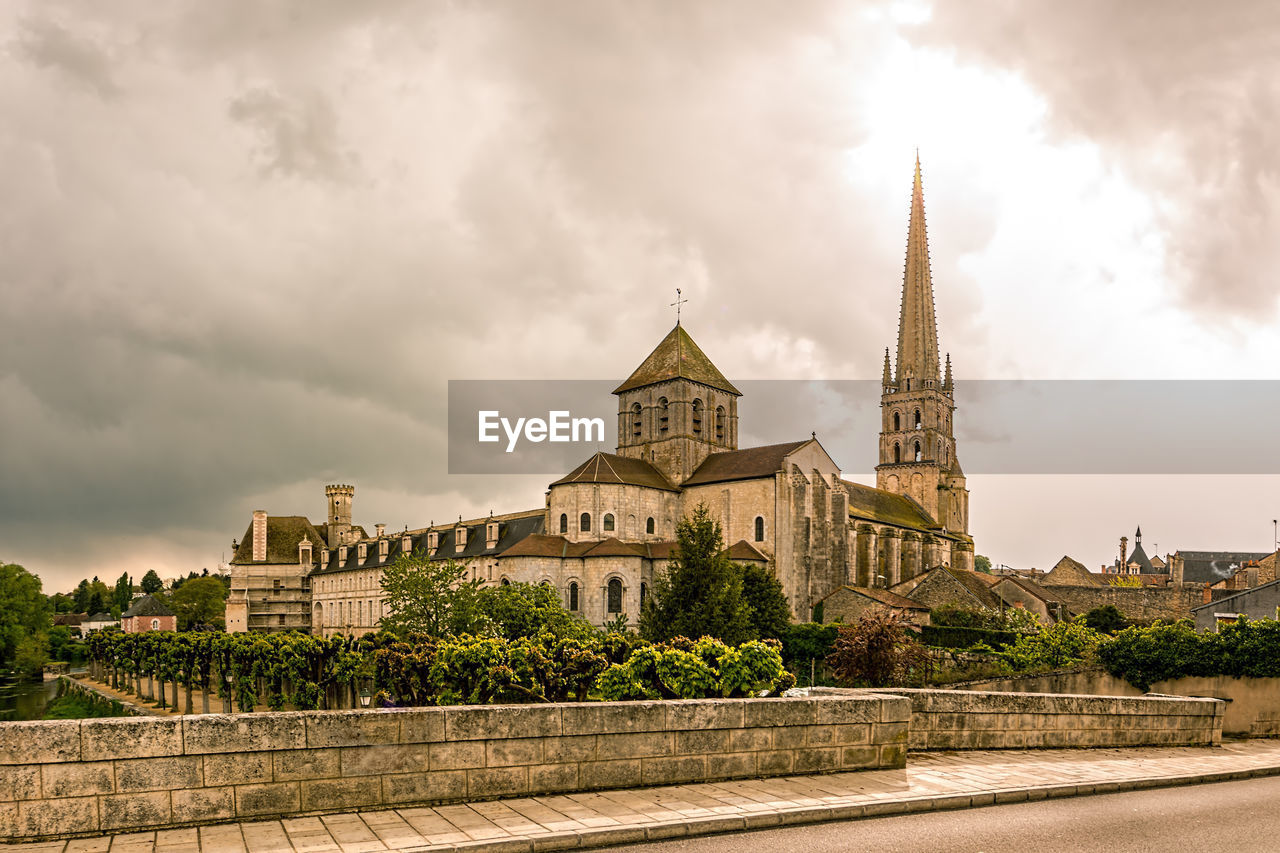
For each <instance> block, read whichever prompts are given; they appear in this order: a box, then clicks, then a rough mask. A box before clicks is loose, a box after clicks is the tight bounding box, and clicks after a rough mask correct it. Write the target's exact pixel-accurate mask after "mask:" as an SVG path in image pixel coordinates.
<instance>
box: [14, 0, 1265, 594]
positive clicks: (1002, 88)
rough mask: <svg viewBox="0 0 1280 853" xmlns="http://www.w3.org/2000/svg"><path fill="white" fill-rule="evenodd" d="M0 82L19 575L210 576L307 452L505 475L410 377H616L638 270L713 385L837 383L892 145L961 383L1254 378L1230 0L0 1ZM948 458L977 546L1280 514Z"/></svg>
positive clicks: (537, 493)
mask: <svg viewBox="0 0 1280 853" xmlns="http://www.w3.org/2000/svg"><path fill="white" fill-rule="evenodd" d="M0 113H2V114H3V115H4V116H5V121H4V122H3V124H0V192H2V193H3V198H4V204H3V206H0V558H3V559H5V560H8V561H14V562H20V563H22V564H23V565H25V566H27V567H28V568H29V569H31V570H33V571H35V572H37V573H38V574H40V575H41V576H42V577H43V578H44V579H45V585H46V589H48V590H54V589H59V588H63V587H68V586H70V585H71V584H73V583H74V582H75V581H76V580H78V579H79V578H81V577H84V576H89V575H94V574H97V575H99V576H101V577H104V578H114V577H115V576H117V575H118V574H119V573H120V572H121V571H125V570H127V571H130V572H132V573H135V574H139V575H140V574H142V573H143V572H145V571H146V570H147V569H149V568H156V569H157V570H159V571H160V572H161V574H164V575H171V574H177V573H185V572H186V571H188V570H191V569H200V568H202V567H209V568H211V569H212V568H215V567H216V566H217V565H218V563H219V561H220V560H221V559H224V558H225V557H229V548H230V543H231V540H232V539H233V538H235V537H239V536H240V535H242V534H243V532H244V529H245V527H246V526H247V524H248V521H249V517H250V513H251V511H252V510H254V509H257V508H264V509H267V510H269V511H270V512H272V513H275V514H306V515H310V516H312V517H313V518H315V519H317V520H322V518H323V513H324V501H323V492H322V489H323V485H324V484H325V483H326V482H347V483H353V484H355V485H356V486H357V495H356V504H355V507H356V520H357V521H358V522H361V523H364V524H366V525H371V524H372V523H374V522H385V523H386V524H388V526H390V527H392V528H396V529H398V528H400V527H403V526H404V525H409V526H411V527H417V526H421V525H423V524H425V523H427V522H428V521H429V520H432V519H438V520H444V519H447V518H452V517H455V516H456V515H458V514H459V513H461V514H463V515H468V516H471V515H477V514H482V513H485V512H487V511H488V510H490V509H495V510H497V511H499V512H501V511H504V510H507V511H510V510H516V509H523V508H527V507H534V506H538V505H540V504H541V501H542V493H543V489H544V488H545V485H546V482H547V478H546V477H537V476H534V477H530V476H520V477H516V476H510V477H503V476H470V477H468V476H459V475H454V476H450V475H448V474H447V473H446V463H445V451H446V444H445V440H446V437H445V425H446V420H445V392H446V383H447V381H448V380H449V379H462V378H472V379H475V378H488V379H501V378H529V379H532V378H555V379H568V378H574V379H588V378H590V379H615V378H622V377H625V376H626V375H627V374H628V373H629V372H630V371H631V370H632V369H633V368H634V367H635V365H636V364H638V363H639V361H640V360H641V359H642V358H643V357H644V355H645V354H647V353H648V351H649V350H650V349H651V348H652V347H653V345H654V344H655V343H656V342H657V341H658V340H659V339H660V338H661V337H662V336H663V335H664V334H665V333H666V332H667V331H668V329H669V328H670V325H671V324H672V321H673V317H672V312H671V309H670V308H669V307H668V303H670V302H671V301H672V299H673V298H674V290H675V288H677V287H680V288H681V289H682V290H683V292H684V294H685V295H686V296H687V297H688V298H689V300H690V301H689V303H688V305H687V306H685V314H684V317H685V321H686V324H687V326H688V328H689V330H690V331H691V332H692V334H693V335H694V337H695V338H696V339H697V340H698V341H699V343H700V344H701V345H702V347H703V348H704V349H705V350H706V351H707V352H708V354H709V355H710V356H711V357H712V358H713V359H714V360H715V361H716V362H717V363H718V365H719V366H720V368H721V369H722V370H723V371H724V373H725V374H727V375H728V376H730V377H732V378H735V379H737V378H741V379H779V378H796V379H802V378H813V377H822V378H841V379H845V378H848V379H856V378H870V379H875V378H877V377H878V376H879V373H880V366H881V359H882V357H883V351H884V347H885V346H886V345H889V344H891V343H893V341H894V338H895V335H896V323H897V308H898V296H899V290H900V288H901V278H902V263H903V247H904V244H905V237H906V220H907V212H908V202H909V193H910V180H911V170H912V166H913V161H914V152H915V149H916V147H917V146H918V147H919V150H920V154H921V159H922V162H923V164H924V173H925V191H926V202H927V205H928V211H929V228H930V241H931V247H932V257H933V274H934V283H935V289H936V292H937V301H938V315H939V323H940V337H941V339H942V345H943V347H944V348H945V349H946V350H949V351H950V352H951V353H952V359H953V362H954V364H955V368H956V373H957V378H958V380H959V381H961V382H963V380H965V379H1102V378H1106V379H1135V380H1146V379H1165V378H1169V379H1174V378H1176V379H1228V378H1229V379H1246V378H1247V379H1280V357H1278V356H1280V353H1278V352H1277V350H1278V347H1277V341H1278V340H1280V302H1278V299H1277V293H1278V290H1280V288H1278V287H1277V280H1276V276H1277V272H1276V271H1277V269H1280V233H1278V232H1280V204H1278V199H1277V194H1278V193H1280V184H1278V176H1277V166H1278V160H1280V154H1278V153H1277V152H1280V124H1278V123H1277V120H1276V118H1275V117H1276V116H1277V115H1280V6H1277V5H1276V4H1275V3H1274V2H1270V0H1258V2H1249V0H1225V2H1219V3H1214V4H1203V3H1182V2H1178V3H1174V2H1169V0H1129V2H1125V3H1121V4H1117V3H1113V2H1103V0H1082V2H1078V3H1069V4H1068V3H1061V2H1057V0H1016V2H1015V0H975V2H965V3H959V2H951V3H942V2H939V3H936V4H934V3H929V2H818V0H814V2H797V0H786V2H738V0H721V2H697V3H688V4H685V3H668V2H657V1H656V0H655V2H636V0H626V2H622V0H617V2H607V0H591V2H587V0H575V2H552V0H538V2H529V3H500V2H449V3H445V2H439V3H428V2H396V0H382V2H365V3H350V2H345V0H294V2H283V0H277V1H276V2H263V0H222V2H218V3H207V2H173V3H154V2H144V0H115V2H112V3H91V2H63V0H30V2H21V0H14V2H9V3H6V4H3V6H2V7H0ZM957 396H958V402H959V403H960V405H961V407H962V408H961V412H960V414H959V415H958V420H961V419H963V417H964V410H963V407H964V405H965V400H964V392H963V389H961V390H960V391H959V392H958V394H957ZM748 405H749V401H744V417H747V416H748V412H749V409H748V408H747V406H748ZM1064 416H1069V413H1064ZM1125 416H1126V417H1129V418H1152V419H1165V418H1177V417H1178V411H1177V407H1176V405H1173V404H1171V405H1169V406H1168V407H1163V408H1159V407H1158V408H1156V409H1154V410H1148V411H1134V412H1128V413H1126V415H1125ZM755 417H756V418H757V420H756V421H755V422H753V423H751V424H744V432H749V433H751V434H752V435H753V436H754V437H756V438H758V440H761V441H783V440H789V439H792V438H794V436H793V435H790V434H786V435H783V434H778V435H774V434H771V433H770V426H769V420H768V413H767V412H760V413H757V414H756V415H755ZM862 441H864V442H865V443H866V444H867V445H873V444H874V442H875V436H874V435H873V434H868V435H866V436H865V437H863V438H862ZM1222 441H1223V452H1224V453H1226V454H1232V455H1236V454H1241V453H1248V452H1249V445H1250V443H1252V442H1256V441H1267V442H1274V441H1275V432H1274V430H1267V429H1262V430H1259V428H1258V425H1256V424H1252V423H1250V421H1249V418H1248V416H1247V413H1235V414H1234V416H1233V417H1232V418H1230V419H1227V421H1226V422H1225V425H1224V431H1223V436H1222ZM960 453H961V458H962V459H963V453H964V448H963V446H961V448H960ZM837 461H841V462H843V464H844V465H845V467H846V473H847V474H848V475H849V476H851V477H853V478H855V479H861V480H864V481H865V480H867V479H868V478H869V475H870V473H871V472H870V471H869V470H868V471H858V470H855V466H852V463H851V462H850V461H845V460H837ZM969 485H970V488H971V490H972V494H973V497H972V516H973V532H974V534H975V536H976V538H977V542H978V551H979V552H980V553H986V554H989V555H991V556H992V558H993V559H995V560H996V561H997V562H1005V563H1009V564H1012V565H1018V566H1029V565H1037V566H1041V567H1046V566H1048V565H1051V564H1052V563H1053V562H1054V561H1056V560H1057V558H1058V557H1060V556H1061V555H1062V554H1064V553H1069V554H1071V555H1073V556H1075V557H1076V558H1078V559H1080V560H1082V561H1083V562H1085V563H1086V564H1088V565H1090V566H1091V567H1094V568H1096V567H1097V565H1098V564H1099V563H1101V562H1102V561H1104V560H1109V559H1110V558H1111V557H1112V556H1113V554H1114V550H1115V540H1116V539H1117V538H1118V537H1119V536H1120V535H1122V534H1126V533H1131V531H1132V528H1133V527H1134V526H1135V525H1136V524H1138V523H1141V524H1142V525H1143V530H1144V533H1145V534H1146V539H1145V541H1146V543H1147V545H1148V546H1153V545H1154V546H1158V549H1159V551H1160V552H1162V553H1163V552H1165V551H1171V550H1174V549H1176V548H1184V549H1188V548H1193V549H1194V548H1224V549H1225V548H1240V549H1257V550H1266V549H1269V548H1270V546H1271V534H1272V526H1271V519H1272V518H1274V517H1276V516H1277V515H1280V477H1277V476H1274V475H1268V476H1262V475H1259V476H1245V477H1242V476H1239V475H1231V476H1225V475H1223V476H1212V475H1206V476H1200V477H1182V476H1163V477H1161V476H1145V477H1124V476H1114V475H1113V476H1107V475H1090V476H1030V475H1021V476H1012V475H1002V476H995V475H988V476H983V475H980V474H975V475H973V476H971V477H970V481H969ZM1149 550H1154V548H1149Z"/></svg>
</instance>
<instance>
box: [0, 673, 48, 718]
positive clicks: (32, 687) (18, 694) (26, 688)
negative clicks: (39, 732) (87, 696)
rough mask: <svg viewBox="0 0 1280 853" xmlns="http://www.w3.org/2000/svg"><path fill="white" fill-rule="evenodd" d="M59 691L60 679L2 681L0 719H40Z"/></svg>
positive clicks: (0, 687)
mask: <svg viewBox="0 0 1280 853" xmlns="http://www.w3.org/2000/svg"><path fill="white" fill-rule="evenodd" d="M57 692H58V680H57V679H56V678H55V679H53V680H51V681H26V682H15V681H4V682H0V721H3V720H39V719H41V718H42V717H44V709H45V708H46V707H47V706H48V704H49V703H50V702H51V701H53V697H54V694H56V693H57Z"/></svg>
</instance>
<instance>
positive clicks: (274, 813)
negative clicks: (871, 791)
mask: <svg viewBox="0 0 1280 853" xmlns="http://www.w3.org/2000/svg"><path fill="white" fill-rule="evenodd" d="M909 718H910V703H909V702H908V701H907V700H905V699H902V698H900V697H896V696H877V695H862V696H840V697H816V698H798V699H722V700H694V701H674V702H614V703H581V704H577V703H566V704H556V705H516V706H463V707H449V708H416V709H388V710H378V711H305V712H292V713H289V712H285V713H270V714H236V715H221V714H217V715H207V716H192V717H173V718H167V719H155V718H121V719H100V720H58V721H48V722H31V723H7V724H5V725H4V726H2V727H0V781H2V782H3V784H2V785H0V842H12V841H23V840H33V839H37V838H53V837H66V836H73V835H81V834H92V833H99V832H117V831H134V830H144V829H159V828H164V827H172V826H184V825H192V824H202V823H210V822H215V821H225V820H255V819H268V818H273V817H282V816H288V815H298V814H321V813H325V812H335V811H348V810H352V809H364V808H398V807H402V806H409V805H414V804H433V803H448V802H459V801H467V802H474V801H476V800H484V799H493V798H498V797H518V796H535V795H539V794H556V793H568V792H574V791H594V790H601V789H607V788H626V787H636V786H640V785H666V784H679V783H683V782H700V781H709V780H719V779H737V778H752V777H756V776H780V775H788V774H791V773H822V772H831V771H837V770H839V771H847V770H863V769H868V770H870V769H883V768H901V767H903V766H904V765H905V763H906V742H907V725H908V720H909Z"/></svg>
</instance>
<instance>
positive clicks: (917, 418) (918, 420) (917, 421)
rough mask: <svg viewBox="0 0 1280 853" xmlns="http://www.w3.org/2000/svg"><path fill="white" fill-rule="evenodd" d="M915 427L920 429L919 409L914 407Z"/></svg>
mask: <svg viewBox="0 0 1280 853" xmlns="http://www.w3.org/2000/svg"><path fill="white" fill-rule="evenodd" d="M916 429H920V410H919V409H916Z"/></svg>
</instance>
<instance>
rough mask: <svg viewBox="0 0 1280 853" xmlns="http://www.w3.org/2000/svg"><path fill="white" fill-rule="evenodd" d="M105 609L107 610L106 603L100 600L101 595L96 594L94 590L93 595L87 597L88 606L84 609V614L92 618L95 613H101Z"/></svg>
mask: <svg viewBox="0 0 1280 853" xmlns="http://www.w3.org/2000/svg"><path fill="white" fill-rule="evenodd" d="M106 609H107V602H105V601H103V600H102V593H100V592H98V591H97V590H96V589H95V590H94V591H93V593H92V594H91V595H90V596H89V606H88V607H86V608H85V609H84V612H85V613H88V614H89V615H90V616H92V615H94V614H95V613H101V612H102V611H104V610H106Z"/></svg>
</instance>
